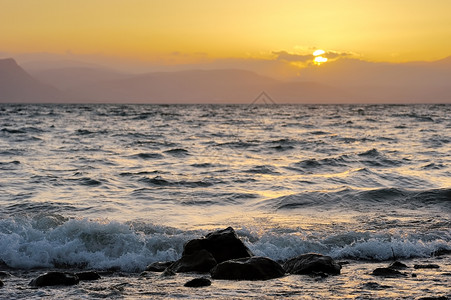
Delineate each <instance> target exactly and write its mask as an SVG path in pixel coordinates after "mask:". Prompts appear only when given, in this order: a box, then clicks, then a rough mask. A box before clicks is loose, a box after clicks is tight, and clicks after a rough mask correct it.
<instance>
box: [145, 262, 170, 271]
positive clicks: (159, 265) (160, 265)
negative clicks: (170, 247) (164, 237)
mask: <svg viewBox="0 0 451 300" xmlns="http://www.w3.org/2000/svg"><path fill="white" fill-rule="evenodd" d="M173 263H174V262H173V261H165V262H161V261H158V262H154V263H152V264H150V265H148V266H147V268H146V271H151V272H163V271H164V270H166V268H167V267H169V266H170V265H172V264H173Z"/></svg>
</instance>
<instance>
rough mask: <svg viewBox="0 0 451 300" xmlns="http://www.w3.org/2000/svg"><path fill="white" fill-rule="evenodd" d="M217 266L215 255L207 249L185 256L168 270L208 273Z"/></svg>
mask: <svg viewBox="0 0 451 300" xmlns="http://www.w3.org/2000/svg"><path fill="white" fill-rule="evenodd" d="M216 265H217V262H216V260H215V258H214V257H213V255H212V254H211V253H210V252H208V251H207V250H205V249H201V250H199V251H197V252H194V253H192V254H185V255H183V256H182V258H180V259H179V260H178V261H176V262H175V263H173V264H172V265H171V266H170V267H169V268H168V269H170V270H172V271H174V272H176V273H179V272H208V271H210V270H211V268H213V267H214V266H216Z"/></svg>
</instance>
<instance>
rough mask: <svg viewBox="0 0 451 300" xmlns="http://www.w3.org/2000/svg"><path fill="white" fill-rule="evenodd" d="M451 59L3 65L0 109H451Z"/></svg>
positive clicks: (7, 62)
mask: <svg viewBox="0 0 451 300" xmlns="http://www.w3.org/2000/svg"><path fill="white" fill-rule="evenodd" d="M449 82H451V57H450V58H447V59H445V60H442V61H438V62H433V63H426V62H424V63H423V62H418V63H408V64H389V63H371V62H365V61H361V60H356V59H340V60H337V61H333V62H330V63H326V64H324V65H322V66H320V67H317V66H312V67H307V68H305V69H301V72H300V75H299V77H297V78H295V79H292V80H278V79H274V78H271V77H268V76H262V75H259V74H257V73H255V72H252V71H247V70H240V69H213V70H185V71H171V72H151V73H146V74H140V75H136V74H128V73H121V72H117V71H112V70H109V69H105V68H101V67H96V66H70V67H64V68H55V67H50V68H49V69H39V70H36V69H35V70H32V71H31V75H30V74H29V73H27V72H26V71H25V70H24V69H23V68H21V67H20V66H19V65H18V64H17V63H16V62H15V61H14V60H13V59H11V58H10V59H0V102H70V103H74V102H84V103H86V102H93V103H99V102H105V103H250V102H252V101H253V100H254V98H255V97H256V96H257V95H259V94H260V93H261V92H262V91H265V92H267V93H268V94H269V95H271V97H272V98H273V99H274V100H275V101H276V102H277V103H356V102H360V103H365V102H391V103H406V102H408V103H411V102H424V103H427V102H440V103H451V86H450V84H449Z"/></svg>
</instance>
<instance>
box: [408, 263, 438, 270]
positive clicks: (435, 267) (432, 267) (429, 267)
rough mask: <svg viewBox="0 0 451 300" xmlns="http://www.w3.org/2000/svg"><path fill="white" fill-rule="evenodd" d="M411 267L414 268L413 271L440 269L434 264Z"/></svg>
mask: <svg viewBox="0 0 451 300" xmlns="http://www.w3.org/2000/svg"><path fill="white" fill-rule="evenodd" d="M413 267H414V268H415V269H439V268H440V266H439V265H435V264H427V265H414V266H413Z"/></svg>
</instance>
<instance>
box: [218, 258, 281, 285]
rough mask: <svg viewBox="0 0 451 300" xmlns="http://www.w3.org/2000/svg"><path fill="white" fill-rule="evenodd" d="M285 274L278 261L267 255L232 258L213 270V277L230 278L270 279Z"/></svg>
mask: <svg viewBox="0 0 451 300" xmlns="http://www.w3.org/2000/svg"><path fill="white" fill-rule="evenodd" d="M284 275H285V270H284V269H283V268H282V266H281V265H279V264H278V263H277V262H275V261H273V260H271V259H269V258H267V257H259V256H253V257H246V258H238V259H232V260H228V261H225V262H222V263H220V264H218V265H217V266H216V267H214V268H213V269H212V270H211V278H213V279H228V280H268V279H272V278H278V277H282V276H284Z"/></svg>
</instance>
